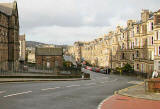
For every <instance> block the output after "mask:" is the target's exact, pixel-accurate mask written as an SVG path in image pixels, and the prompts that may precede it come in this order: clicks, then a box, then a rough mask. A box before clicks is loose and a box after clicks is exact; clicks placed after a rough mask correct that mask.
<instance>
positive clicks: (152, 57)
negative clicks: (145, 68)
mask: <svg viewBox="0 0 160 109" xmlns="http://www.w3.org/2000/svg"><path fill="white" fill-rule="evenodd" d="M151 60H154V52H153V51H152V52H151Z"/></svg>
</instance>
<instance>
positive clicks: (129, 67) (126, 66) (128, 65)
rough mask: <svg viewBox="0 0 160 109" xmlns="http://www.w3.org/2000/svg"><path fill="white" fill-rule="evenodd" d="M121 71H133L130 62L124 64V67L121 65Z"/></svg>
mask: <svg viewBox="0 0 160 109" xmlns="http://www.w3.org/2000/svg"><path fill="white" fill-rule="evenodd" d="M122 72H124V73H133V72H134V70H133V68H132V66H131V65H130V64H128V63H127V64H126V65H125V66H124V67H122Z"/></svg>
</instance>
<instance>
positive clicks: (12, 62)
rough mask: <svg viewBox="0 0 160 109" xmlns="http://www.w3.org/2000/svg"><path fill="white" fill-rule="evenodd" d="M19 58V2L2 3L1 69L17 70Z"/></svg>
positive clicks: (0, 15) (0, 4) (0, 8)
mask: <svg viewBox="0 0 160 109" xmlns="http://www.w3.org/2000/svg"><path fill="white" fill-rule="evenodd" d="M18 59H19V18H18V8H17V3H16V1H14V2H13V3H0V70H16V69H17V68H18Z"/></svg>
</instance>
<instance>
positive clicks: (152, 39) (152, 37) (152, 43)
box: [151, 36, 153, 45]
mask: <svg viewBox="0 0 160 109" xmlns="http://www.w3.org/2000/svg"><path fill="white" fill-rule="evenodd" d="M151 41H152V42H151V44H152V45H153V36H152V40H151Z"/></svg>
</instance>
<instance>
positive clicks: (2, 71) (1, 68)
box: [0, 62, 81, 76]
mask: <svg viewBox="0 0 160 109" xmlns="http://www.w3.org/2000/svg"><path fill="white" fill-rule="evenodd" d="M66 74H72V75H80V74H81V70H80V68H74V67H72V68H66V67H56V66H54V67H51V68H48V67H47V66H43V65H36V64H31V63H26V64H24V63H13V62H3V63H0V75H1V76H5V75H6V76H8V75H24V76H30V75H31V76H34V75H66Z"/></svg>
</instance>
